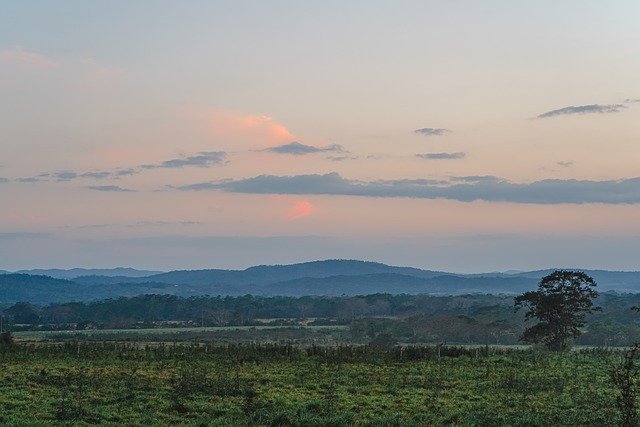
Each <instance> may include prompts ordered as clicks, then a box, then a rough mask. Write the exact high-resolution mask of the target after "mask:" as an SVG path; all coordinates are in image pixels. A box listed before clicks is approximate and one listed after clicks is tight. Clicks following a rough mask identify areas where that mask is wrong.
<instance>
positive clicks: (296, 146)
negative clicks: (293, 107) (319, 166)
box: [262, 141, 345, 156]
mask: <svg viewBox="0 0 640 427" xmlns="http://www.w3.org/2000/svg"><path fill="white" fill-rule="evenodd" d="M262 151H268V152H271V153H278V154H293V155H294V156H302V155H305V154H313V153H325V152H331V151H333V152H337V153H342V152H344V151H345V150H344V148H342V146H340V145H338V144H333V145H328V146H326V147H314V146H313V145H305V144H301V143H299V142H298V141H293V142H290V143H288V144H284V145H278V146H276V147H269V148H265V149H264V150H262Z"/></svg>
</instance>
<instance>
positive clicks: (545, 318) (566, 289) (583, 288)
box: [514, 270, 600, 351]
mask: <svg viewBox="0 0 640 427" xmlns="http://www.w3.org/2000/svg"><path fill="white" fill-rule="evenodd" d="M595 286H596V282H595V281H594V280H593V278H591V277H590V276H588V275H587V274H585V273H583V272H580V271H565V270H556V271H554V272H553V273H551V274H549V275H548V276H545V277H543V278H542V280H540V284H539V285H538V290H537V291H529V292H525V293H524V294H522V295H518V296H517V297H516V298H515V300H514V302H515V310H516V311H518V310H520V309H521V308H523V307H524V308H526V309H527V312H526V313H525V320H529V319H533V318H536V319H538V323H537V324H535V325H533V326H531V327H529V328H527V329H525V330H524V333H523V334H522V337H520V340H521V341H524V342H527V343H542V344H544V345H546V346H547V348H548V349H549V350H553V351H564V350H566V349H567V347H568V345H569V339H570V338H575V337H577V336H579V335H580V329H579V328H580V327H582V326H584V318H585V316H586V315H587V314H589V313H592V312H594V311H599V310H600V307H594V306H593V300H594V299H595V298H597V297H598V292H596V291H595V290H594V289H593V288H594V287H595Z"/></svg>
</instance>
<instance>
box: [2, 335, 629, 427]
mask: <svg viewBox="0 0 640 427" xmlns="http://www.w3.org/2000/svg"><path fill="white" fill-rule="evenodd" d="M622 356H623V354H622V352H620V351H615V350H612V351H606V350H582V351H574V352H570V353H566V354H551V353H546V352H536V351H533V350H522V349H519V350H516V349H505V348H488V347H479V348H478V347H476V348H464V347H440V346H430V347H409V348H403V349H400V348H399V347H395V348H393V349H388V350H383V349H374V348H371V347H363V346H341V347H315V346H314V347H308V348H300V347H294V346H288V345H275V344H271V345H269V344H263V345H231V346H213V345H204V344H200V345H184V344H183V345H174V344H162V345H159V346H158V345H152V346H146V345H141V344H139V343H128V344H127V343H98V342H66V343H55V344H54V343H38V344H35V343H34V344H20V345H17V346H5V347H4V348H0V368H1V369H0V409H1V410H0V424H5V425H26V424H29V425H32V424H49V423H54V422H66V423H71V424H77V423H79V424H86V423H90V424H94V423H97V424H100V423H103V424H122V423H125V424H152V425H153V424H190V425H304V426H307V425H317V426H320V425H376V426H377V425H398V426H400V425H441V424H453V425H540V426H542V425H544V426H548V425H611V424H616V423H618V421H619V419H620V418H619V417H620V416H619V414H618V411H617V409H616V396H617V393H618V392H617V390H616V388H615V387H614V386H613V384H612V383H611V380H610V371H611V369H612V367H613V366H614V365H616V364H619V363H620V361H621V360H622Z"/></svg>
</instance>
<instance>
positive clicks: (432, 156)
mask: <svg viewBox="0 0 640 427" xmlns="http://www.w3.org/2000/svg"><path fill="white" fill-rule="evenodd" d="M465 156H466V153H463V152H461V151H459V152H456V153H425V154H416V157H420V158H421V159H427V160H456V159H464V157H465Z"/></svg>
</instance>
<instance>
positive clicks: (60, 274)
mask: <svg viewBox="0 0 640 427" xmlns="http://www.w3.org/2000/svg"><path fill="white" fill-rule="evenodd" d="M15 273H18V274H30V275H35V276H49V277H53V278H54V279H75V278H76V277H80V276H107V277H112V276H121V277H145V276H151V275H153V274H159V273H162V272H161V271H152V270H136V269H135V268H128V267H127V268H123V267H118V268H91V269H89V268H70V269H68V270H64V269H60V268H51V269H33V270H19V271H16V272H15ZM0 274H9V272H8V271H3V270H0Z"/></svg>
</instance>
